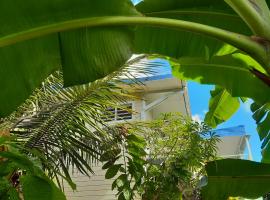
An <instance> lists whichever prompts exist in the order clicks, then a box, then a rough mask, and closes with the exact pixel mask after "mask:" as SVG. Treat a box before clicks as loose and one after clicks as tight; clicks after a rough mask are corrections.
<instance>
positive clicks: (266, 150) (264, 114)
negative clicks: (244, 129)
mask: <svg viewBox="0 0 270 200" xmlns="http://www.w3.org/2000/svg"><path fill="white" fill-rule="evenodd" d="M250 108H251V111H252V112H253V116H252V117H253V119H254V120H255V121H256V124H257V132H258V134H259V137H260V140H261V141H263V143H262V147H261V148H262V162H266V163H270V134H269V133H270V113H269V112H270V103H265V104H260V103H257V102H254V103H253V104H251V106H250Z"/></svg>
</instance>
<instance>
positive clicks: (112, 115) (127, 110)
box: [104, 103, 132, 122]
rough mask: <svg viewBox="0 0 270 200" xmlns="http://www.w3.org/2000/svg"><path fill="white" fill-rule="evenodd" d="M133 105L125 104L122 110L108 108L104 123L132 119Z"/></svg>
mask: <svg viewBox="0 0 270 200" xmlns="http://www.w3.org/2000/svg"><path fill="white" fill-rule="evenodd" d="M131 112H132V103H128V104H123V105H121V108H107V109H106V113H105V115H106V116H105V117H104V121H106V122H109V121H120V120H130V119H132V113H131Z"/></svg>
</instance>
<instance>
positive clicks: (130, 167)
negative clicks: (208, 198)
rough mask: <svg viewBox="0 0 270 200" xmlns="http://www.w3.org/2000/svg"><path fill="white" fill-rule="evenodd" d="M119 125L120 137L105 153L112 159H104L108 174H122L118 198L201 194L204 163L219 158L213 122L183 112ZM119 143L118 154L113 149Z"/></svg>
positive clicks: (117, 185)
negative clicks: (209, 124)
mask: <svg viewBox="0 0 270 200" xmlns="http://www.w3.org/2000/svg"><path fill="white" fill-rule="evenodd" d="M118 126H120V127H121V128H119V127H118V129H117V130H118V135H120V137H119V139H118V140H116V141H115V145H113V146H112V147H111V148H110V149H111V150H108V151H107V152H105V153H104V155H105V156H102V158H105V157H106V158H107V159H104V160H103V161H106V162H105V163H104V165H103V169H107V172H106V175H105V178H113V177H116V178H115V180H114V182H113V184H112V189H117V190H118V193H117V195H118V199H126V200H129V199H134V198H135V196H136V195H141V196H142V198H143V199H147V200H149V199H162V200H165V199H168V200H169V199H170V200H172V199H179V198H180V196H181V197H182V196H183V198H184V199H188V198H189V197H190V196H194V195H196V194H195V193H196V192H197V189H196V188H197V185H198V182H199V178H200V176H201V175H203V174H205V172H204V163H205V162H206V161H209V160H212V159H214V158H215V153H216V143H217V141H218V138H217V137H216V136H215V135H214V133H212V132H211V131H210V129H209V128H208V127H207V126H205V125H201V124H199V123H197V122H193V121H192V120H191V119H189V118H188V117H183V116H182V115H181V114H164V115H162V116H161V118H159V119H157V120H153V121H151V122H135V123H131V124H125V125H118ZM119 131H120V132H119ZM116 134H117V132H116ZM116 147H117V148H119V151H118V153H117V154H115V153H112V152H115V150H114V149H115V148H116ZM120 149H121V150H122V151H120ZM120 152H121V153H120ZM108 155H111V157H110V156H108ZM116 174H117V175H116ZM194 174H196V177H194Z"/></svg>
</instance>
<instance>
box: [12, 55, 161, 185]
mask: <svg viewBox="0 0 270 200" xmlns="http://www.w3.org/2000/svg"><path fill="white" fill-rule="evenodd" d="M144 58H145V56H143V55H141V56H137V57H135V58H134V59H133V60H130V61H129V62H128V63H127V64H126V65H125V66H124V67H123V68H122V69H121V71H119V72H115V73H113V74H112V75H110V76H108V77H106V78H104V79H102V80H98V81H95V82H93V83H91V84H85V85H82V86H74V87H70V88H63V83H62V75H61V73H59V72H58V73H56V74H54V76H50V77H49V78H48V79H47V80H46V81H45V82H44V83H43V86H42V87H41V88H40V89H39V90H37V91H36V94H35V95H34V96H32V97H31V98H30V99H29V100H28V103H26V104H25V105H24V106H23V107H24V108H22V110H24V114H19V119H18V118H16V117H17V116H18V114H16V113H15V114H14V115H13V118H14V119H12V120H11V119H10V118H8V120H11V122H14V123H15V124H14V125H13V128H12V130H11V133H12V134H14V135H16V136H17V142H18V143H20V144H21V145H23V146H24V148H23V149H24V150H23V151H24V152H25V153H27V154H30V155H33V156H37V157H39V158H40V159H41V162H42V163H43V166H44V169H45V170H47V171H48V174H49V176H51V177H55V178H59V177H62V178H64V179H65V180H66V181H68V182H69V184H70V185H71V186H72V187H73V188H74V184H73V182H72V180H71V176H70V171H71V170H72V169H73V168H76V169H78V170H79V171H80V172H81V173H83V174H85V175H90V173H93V171H92V168H91V166H92V164H93V163H95V162H96V161H98V160H99V159H100V155H101V154H102V152H103V151H104V150H106V149H107V148H111V146H112V144H113V141H114V140H115V137H116V138H117V137H118V136H117V133H118V132H117V131H114V127H109V126H108V125H107V124H106V123H105V121H104V120H105V119H106V115H107V113H106V109H107V108H108V107H117V108H119V109H123V110H124V109H126V108H125V106H124V105H121V104H124V103H126V101H127V100H130V99H134V98H137V97H135V96H133V95H132V94H131V93H129V91H128V90H127V89H126V88H131V90H132V86H134V85H136V84H137V85H138V84H141V83H140V81H137V79H136V77H138V76H141V75H147V74H148V75H149V74H152V73H154V70H151V68H145V67H144V64H145V63H147V62H148V61H147V60H145V59H144ZM153 64H154V63H153ZM133 65H137V68H136V69H134V68H133ZM156 65H157V64H155V66H156ZM127 80H130V81H129V82H127ZM124 85H125V87H124ZM127 85H128V86H127ZM129 85H130V86H129ZM20 113H21V111H20ZM89 172H90V173H89Z"/></svg>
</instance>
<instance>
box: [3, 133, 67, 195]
mask: <svg viewBox="0 0 270 200" xmlns="http://www.w3.org/2000/svg"><path fill="white" fill-rule="evenodd" d="M12 140H13V139H12V138H11V137H9V136H1V137H0V145H1V148H2V149H1V151H0V199H1V200H10V199H12V200H22V199H24V200H34V199H40V200H48V199H50V200H65V199H66V198H65V195H64V194H63V193H62V192H61V190H60V189H59V188H57V186H56V185H55V183H54V182H53V181H52V180H50V179H49V178H48V177H47V175H46V174H45V172H44V171H43V170H42V164H41V163H40V162H39V161H38V160H37V159H36V158H35V159H34V158H33V157H32V159H29V157H27V156H26V155H25V154H22V153H20V151H18V150H21V149H20V146H17V145H16V144H15V143H14V142H12ZM4 149H5V150H4Z"/></svg>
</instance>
